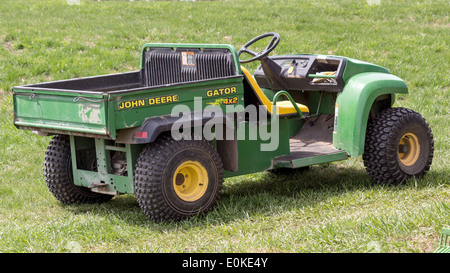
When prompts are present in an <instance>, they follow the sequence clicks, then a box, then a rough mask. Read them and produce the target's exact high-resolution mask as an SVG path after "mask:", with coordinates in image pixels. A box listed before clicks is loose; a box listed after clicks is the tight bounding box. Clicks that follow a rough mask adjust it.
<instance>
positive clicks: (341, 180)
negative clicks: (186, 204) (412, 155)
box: [66, 164, 439, 232]
mask: <svg viewBox="0 0 450 273" xmlns="http://www.w3.org/2000/svg"><path fill="white" fill-rule="evenodd" d="M436 175H437V176H439V174H436ZM436 175H431V176H436ZM426 181H429V179H425V180H415V179H412V180H408V181H407V182H406V183H405V184H402V185H398V186H381V185H377V184H375V183H373V182H372V180H371V179H370V177H369V176H368V175H367V173H366V172H365V170H364V169H363V168H360V167H353V166H352V167H339V166H338V165H336V164H330V165H319V166H311V167H310V168H309V169H307V170H302V171H296V172H290V173H286V174H280V175H275V174H273V173H270V172H260V173H254V174H250V175H245V176H240V177H234V178H229V179H226V180H225V182H224V187H223V191H222V196H221V199H220V200H219V202H218V204H217V206H216V208H215V209H214V210H213V211H211V212H210V213H208V214H204V215H198V216H194V217H191V218H189V219H187V220H184V221H181V222H153V221H151V220H150V219H148V218H147V217H146V216H145V215H144V213H143V212H142V211H141V209H140V208H139V206H138V204H137V201H136V198H135V197H134V196H133V195H122V196H118V197H116V198H114V199H113V200H111V201H109V202H107V203H104V204H100V205H71V206H66V209H68V210H70V211H72V212H73V213H75V214H85V213H94V214H96V215H98V216H101V217H105V218H108V219H112V220H114V221H120V222H122V223H125V224H127V225H132V226H142V227H146V228H150V229H151V230H153V231H161V232H170V231H172V230H176V229H179V228H182V229H191V228H204V227H207V226H211V225H221V224H224V223H225V224H226V223H230V222H233V221H239V220H245V219H249V218H252V217H254V218H258V217H272V216H276V215H281V214H284V213H286V212H289V211H299V210H303V209H305V208H307V207H310V206H315V205H317V204H318V203H320V202H323V201H326V200H328V199H330V198H336V197H339V196H340V195H343V194H346V193H349V192H350V193H354V192H356V191H370V190H380V189H383V190H388V191H401V190H408V189H411V188H414V187H415V188H417V187H426V186H427V182H426Z"/></svg>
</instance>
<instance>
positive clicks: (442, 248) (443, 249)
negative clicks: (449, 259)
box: [434, 228, 450, 253]
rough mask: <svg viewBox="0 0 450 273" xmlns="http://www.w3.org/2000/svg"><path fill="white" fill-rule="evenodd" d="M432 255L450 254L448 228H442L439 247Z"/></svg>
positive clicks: (449, 229) (449, 230) (449, 231)
mask: <svg viewBox="0 0 450 273" xmlns="http://www.w3.org/2000/svg"><path fill="white" fill-rule="evenodd" d="M434 253H450V228H442V233H441V238H440V240H439V246H438V247H437V248H436V249H435V250H434Z"/></svg>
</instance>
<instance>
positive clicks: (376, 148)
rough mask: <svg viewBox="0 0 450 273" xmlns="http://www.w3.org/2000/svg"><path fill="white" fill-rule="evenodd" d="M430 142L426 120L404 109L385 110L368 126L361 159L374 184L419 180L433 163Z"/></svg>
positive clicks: (430, 136) (432, 142)
mask: <svg viewBox="0 0 450 273" xmlns="http://www.w3.org/2000/svg"><path fill="white" fill-rule="evenodd" d="M433 151H434V141H433V134H432V133H431V129H430V127H429V125H428V123H427V122H426V120H425V119H424V118H423V117H422V116H421V115H420V114H419V113H416V112H414V111H413V110H411V109H407V108H401V107H399V108H388V109H386V110H384V111H382V112H381V113H379V114H378V115H377V116H376V117H375V118H373V119H372V120H371V121H370V122H369V124H368V126H367V133H366V142H365V147H364V154H363V160H364V165H365V167H366V170H367V172H368V173H369V175H370V176H371V177H372V178H373V180H374V181H375V182H376V183H379V184H398V183H401V182H404V181H405V180H406V179H408V178H410V177H417V178H420V177H422V176H423V175H425V173H427V172H428V170H429V169H430V166H431V162H432V160H433Z"/></svg>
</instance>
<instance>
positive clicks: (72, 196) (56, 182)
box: [44, 135, 113, 204]
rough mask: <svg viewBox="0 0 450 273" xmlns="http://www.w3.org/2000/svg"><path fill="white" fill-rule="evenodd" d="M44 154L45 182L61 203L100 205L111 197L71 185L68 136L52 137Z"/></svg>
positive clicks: (70, 159) (70, 158)
mask: <svg viewBox="0 0 450 273" xmlns="http://www.w3.org/2000/svg"><path fill="white" fill-rule="evenodd" d="M45 154H46V156H45V161H44V178H45V182H46V183H47V187H48V189H49V190H50V192H51V193H52V194H53V196H55V197H56V199H58V200H59V201H60V202H61V203H64V204H73V203H101V202H106V201H108V200H110V199H111V198H112V197H113V196H111V195H105V194H100V193H95V192H92V191H91V190H89V189H88V188H85V187H80V186H77V185H75V184H74V183H73V175H72V157H71V154H70V141H69V136H67V135H56V136H54V137H53V139H52V140H51V141H50V144H49V145H48V147H47V152H46V153H45Z"/></svg>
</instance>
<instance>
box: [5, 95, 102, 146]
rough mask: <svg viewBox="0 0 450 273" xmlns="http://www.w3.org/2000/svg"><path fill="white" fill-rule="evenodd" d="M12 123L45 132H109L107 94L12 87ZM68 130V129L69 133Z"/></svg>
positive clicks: (95, 133) (96, 133) (22, 127)
mask: <svg viewBox="0 0 450 273" xmlns="http://www.w3.org/2000/svg"><path fill="white" fill-rule="evenodd" d="M13 101H14V125H16V126H17V127H18V128H20V129H31V130H36V131H41V132H48V133H67V134H76V133H82V134H94V135H100V136H101V135H105V136H109V137H111V136H110V134H109V132H108V128H107V127H108V126H107V109H108V108H107V102H108V100H107V95H106V94H104V93H100V92H97V93H94V92H89V93H83V92H63V91H54V90H39V89H29V88H23V89H22V88H20V87H17V88H13ZM70 132H72V133H70Z"/></svg>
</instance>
